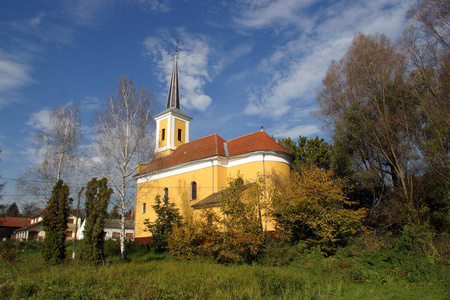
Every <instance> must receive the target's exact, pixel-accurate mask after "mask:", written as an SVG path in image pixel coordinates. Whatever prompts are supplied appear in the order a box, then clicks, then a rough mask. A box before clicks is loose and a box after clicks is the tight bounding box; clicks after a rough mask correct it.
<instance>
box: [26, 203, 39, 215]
mask: <svg viewBox="0 0 450 300" xmlns="http://www.w3.org/2000/svg"><path fill="white" fill-rule="evenodd" d="M40 210H41V207H40V206H39V204H38V203H37V202H26V203H24V204H22V216H23V217H24V218H29V217H31V216H32V215H34V214H36V213H37V212H39V211H40Z"/></svg>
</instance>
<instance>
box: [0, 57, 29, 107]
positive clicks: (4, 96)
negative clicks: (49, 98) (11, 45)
mask: <svg viewBox="0 0 450 300" xmlns="http://www.w3.org/2000/svg"><path fill="white" fill-rule="evenodd" d="M31 70H32V68H31V66H30V65H29V64H28V63H27V62H26V61H25V60H23V59H22V60H21V59H20V57H15V56H12V55H7V54H6V53H2V52H0V109H1V108H2V107H3V106H5V105H8V104H11V103H13V102H17V101H18V99H19V98H20V97H18V96H17V95H16V92H17V90H18V89H19V88H21V87H23V86H24V85H27V84H29V83H32V82H33V79H32V78H31V76H30V72H31Z"/></svg>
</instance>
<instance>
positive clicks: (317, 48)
mask: <svg viewBox="0 0 450 300" xmlns="http://www.w3.org/2000/svg"><path fill="white" fill-rule="evenodd" d="M244 3H245V4H247V9H246V10H243V11H242V12H240V14H239V15H237V16H236V17H235V19H234V20H235V22H237V23H238V24H239V25H240V26H247V28H248V29H249V30H250V29H251V30H256V29H270V30H273V31H277V30H283V28H285V27H286V25H290V27H289V31H290V33H289V35H290V36H292V38H289V39H287V41H286V42H284V43H282V44H281V45H280V46H278V47H277V48H275V49H274V50H273V52H272V53H271V55H270V56H269V57H267V58H264V59H262V60H261V61H260V63H259V70H260V71H261V73H266V79H263V80H262V82H260V83H255V84H254V85H253V86H251V88H249V96H248V104H247V106H246V109H245V112H246V113H247V114H251V115H265V116H267V117H273V118H280V117H282V116H284V117H285V116H288V115H290V114H291V113H292V110H293V108H294V107H297V106H298V105H299V104H300V103H301V104H302V105H305V104H306V105H307V108H309V109H314V107H315V106H316V104H315V91H316V90H317V89H318V88H319V87H320V83H321V80H322V79H323V77H324V76H325V73H326V70H327V68H328V66H329V64H330V62H331V60H333V59H340V57H342V55H343V54H344V53H345V51H346V49H347V48H348V46H349V45H350V43H351V41H352V38H353V35H354V33H355V32H358V31H362V32H364V33H367V34H373V33H377V32H380V33H385V34H387V35H388V36H391V37H392V38H395V37H396V36H397V35H398V34H399V33H400V32H401V30H402V25H403V24H404V22H405V13H406V10H407V8H408V6H409V4H408V3H406V4H405V2H400V1H394V0H384V1H363V2H358V3H354V2H337V3H336V4H330V5H329V6H328V7H326V8H324V9H323V10H319V11H314V10H312V9H311V7H310V6H311V5H313V3H314V2H313V1H291V0H279V1H275V2H272V1H270V2H267V1H244ZM311 11H314V13H311V14H305V12H311ZM299 19H302V20H299ZM241 30H242V29H241ZM244 30H245V29H244ZM296 128H297V129H301V127H300V126H297V127H296ZM312 128H313V127H304V128H302V129H304V130H307V131H311V130H312Z"/></svg>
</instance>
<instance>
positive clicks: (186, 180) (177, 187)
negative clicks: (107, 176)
mask: <svg viewBox="0 0 450 300" xmlns="http://www.w3.org/2000/svg"><path fill="white" fill-rule="evenodd" d="M212 172H213V171H212V167H208V168H203V169H200V170H196V171H192V172H186V173H183V174H179V175H174V176H170V177H166V178H162V179H157V180H154V181H151V182H145V183H140V184H138V185H137V190H138V193H137V197H136V224H135V236H136V237H137V238H139V237H147V236H148V235H149V233H148V232H145V231H144V229H145V226H144V221H145V219H149V220H150V221H154V220H156V214H155V212H154V210H153V208H152V205H154V203H155V197H156V196H157V195H160V196H161V197H162V195H163V191H164V188H166V187H167V188H168V192H169V193H168V196H169V201H170V202H172V203H175V205H176V207H178V208H179V210H180V214H181V215H182V216H183V217H184V218H192V216H193V208H192V207H191V205H193V204H195V203H197V202H198V201H199V200H202V199H204V198H206V197H207V196H209V195H210V194H212V185H213V184H212ZM193 181H195V182H196V183H197V199H196V200H191V199H190V196H191V183H192V182H193ZM142 203H145V204H146V212H145V214H143V213H142Z"/></svg>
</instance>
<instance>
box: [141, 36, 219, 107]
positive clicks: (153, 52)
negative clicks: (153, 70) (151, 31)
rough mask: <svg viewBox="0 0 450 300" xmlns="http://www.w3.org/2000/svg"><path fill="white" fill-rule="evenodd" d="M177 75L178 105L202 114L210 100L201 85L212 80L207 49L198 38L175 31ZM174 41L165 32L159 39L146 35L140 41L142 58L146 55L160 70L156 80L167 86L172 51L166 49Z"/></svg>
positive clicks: (211, 66)
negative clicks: (176, 40)
mask: <svg viewBox="0 0 450 300" xmlns="http://www.w3.org/2000/svg"><path fill="white" fill-rule="evenodd" d="M177 35H178V36H179V37H180V45H179V49H180V50H179V52H178V72H179V77H180V81H179V83H180V93H181V95H180V97H181V102H182V106H184V107H187V108H188V109H196V110H200V111H204V110H205V109H206V108H208V106H209V105H210V104H211V102H212V99H211V97H210V96H208V95H206V94H205V92H204V87H205V84H206V83H207V82H209V81H211V80H212V77H213V73H214V72H215V69H214V67H215V66H214V64H211V61H210V52H211V47H210V46H209V44H208V42H207V39H206V38H205V37H204V36H202V35H190V34H187V33H185V32H184V31H183V30H179V31H178V33H177ZM174 41H175V39H174V38H171V35H170V34H169V33H168V32H165V31H161V32H160V36H149V37H147V38H146V39H145V40H144V47H145V50H146V53H145V55H148V56H150V57H151V58H152V59H153V61H154V62H155V63H156V64H157V67H158V68H159V70H160V72H159V73H160V74H162V75H161V76H160V80H161V81H163V82H165V83H166V85H167V86H168V85H169V84H170V78H171V74H172V68H173V58H174V54H175V53H174V52H169V51H167V50H166V49H168V48H170V45H173V46H172V47H174V46H175V43H174Z"/></svg>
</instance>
